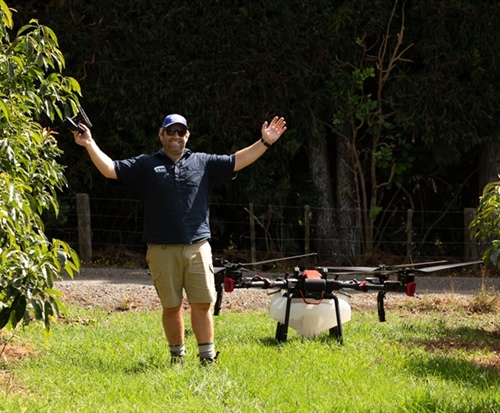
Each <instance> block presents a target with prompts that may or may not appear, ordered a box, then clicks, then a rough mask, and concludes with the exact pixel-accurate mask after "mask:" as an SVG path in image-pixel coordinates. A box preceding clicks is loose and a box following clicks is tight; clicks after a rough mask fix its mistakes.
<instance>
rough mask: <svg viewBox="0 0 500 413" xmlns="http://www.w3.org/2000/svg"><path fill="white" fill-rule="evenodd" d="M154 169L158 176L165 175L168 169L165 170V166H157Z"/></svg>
mask: <svg viewBox="0 0 500 413" xmlns="http://www.w3.org/2000/svg"><path fill="white" fill-rule="evenodd" d="M154 169H155V172H156V173H157V174H164V173H165V172H167V168H165V166H163V165H160V166H155V168H154Z"/></svg>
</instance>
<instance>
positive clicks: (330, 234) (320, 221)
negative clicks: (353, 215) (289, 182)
mask: <svg viewBox="0 0 500 413" xmlns="http://www.w3.org/2000/svg"><path fill="white" fill-rule="evenodd" d="M316 126H317V128H315V129H316V132H317V133H316V136H321V138H318V139H315V140H313V141H312V142H311V145H310V146H309V155H308V156H309V165H310V167H311V174H312V178H313V182H314V186H315V187H316V189H317V190H318V192H319V194H320V198H319V208H318V213H317V214H316V216H314V217H313V219H315V220H316V228H317V236H316V238H317V239H319V241H318V245H316V252H317V253H318V258H319V260H320V262H324V261H326V262H330V261H331V260H332V259H333V258H334V253H335V250H336V245H335V244H336V243H335V241H336V239H335V238H336V237H335V230H334V217H333V207H334V205H333V191H332V179H331V174H330V164H329V161H328V148H327V146H328V145H327V143H326V141H325V138H324V130H323V129H322V128H320V127H319V128H318V125H316Z"/></svg>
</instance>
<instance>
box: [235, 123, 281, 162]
mask: <svg viewBox="0 0 500 413" xmlns="http://www.w3.org/2000/svg"><path fill="white" fill-rule="evenodd" d="M285 131H286V122H285V119H283V118H278V117H277V116H276V117H275V118H274V119H273V120H272V121H271V123H270V124H269V125H268V124H267V122H264V123H263V124H262V128H261V132H262V139H261V140H259V141H257V142H255V143H254V144H253V145H250V146H247V147H246V148H244V149H241V150H239V151H238V152H236V153H235V154H234V157H235V163H234V171H235V172H236V171H239V170H241V169H243V168H245V167H247V166H248V165H250V164H252V163H253V162H255V161H256V160H257V159H259V158H260V157H261V156H262V155H263V154H264V152H265V151H266V150H267V148H268V146H267V145H269V146H270V145H272V144H273V143H274V142H276V141H277V140H278V139H279V138H280V136H281V135H282V134H283V133H284V132H285ZM266 144H267V145H266Z"/></svg>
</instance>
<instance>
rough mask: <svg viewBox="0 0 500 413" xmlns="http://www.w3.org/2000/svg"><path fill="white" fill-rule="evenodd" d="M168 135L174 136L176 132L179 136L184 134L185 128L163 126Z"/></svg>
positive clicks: (181, 136)
mask: <svg viewBox="0 0 500 413" xmlns="http://www.w3.org/2000/svg"><path fill="white" fill-rule="evenodd" d="M165 132H167V135H168V136H174V135H175V134H176V133H177V135H178V136H179V137H180V138H183V137H184V136H186V133H187V129H176V128H165Z"/></svg>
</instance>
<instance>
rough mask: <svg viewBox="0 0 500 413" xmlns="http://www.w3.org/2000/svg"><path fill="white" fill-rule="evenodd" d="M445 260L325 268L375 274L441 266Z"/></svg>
mask: <svg viewBox="0 0 500 413" xmlns="http://www.w3.org/2000/svg"><path fill="white" fill-rule="evenodd" d="M445 262H446V261H445V260H441V261H431V262H418V263H415V264H397V265H382V264H381V265H379V266H378V267H325V268H326V269H327V270H328V271H330V270H334V271H337V270H344V271H353V272H367V273H370V272H375V271H391V270H392V269H394V268H414V267H419V266H422V265H432V264H442V263H445Z"/></svg>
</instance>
